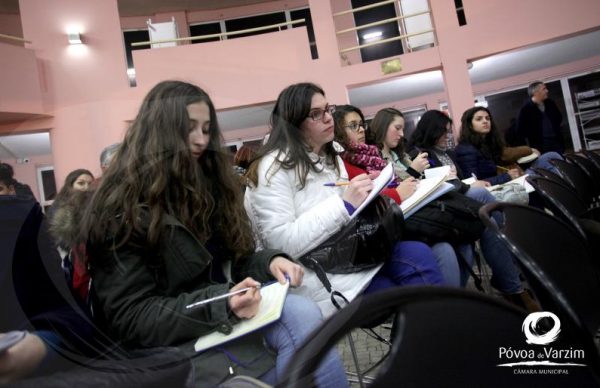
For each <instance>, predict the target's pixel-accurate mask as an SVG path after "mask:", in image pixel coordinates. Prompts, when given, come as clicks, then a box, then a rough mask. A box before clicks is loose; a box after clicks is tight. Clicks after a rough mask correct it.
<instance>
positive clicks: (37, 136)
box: [0, 132, 52, 160]
mask: <svg viewBox="0 0 600 388" xmlns="http://www.w3.org/2000/svg"><path fill="white" fill-rule="evenodd" d="M51 152H52V150H51V149H50V135H49V133H48V132H42V133H29V134H22V135H8V136H0V160H5V159H21V158H28V157H31V156H40V155H48V154H50V153H51Z"/></svg>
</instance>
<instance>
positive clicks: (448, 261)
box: [333, 105, 461, 287]
mask: <svg viewBox="0 0 600 388" xmlns="http://www.w3.org/2000/svg"><path fill="white" fill-rule="evenodd" d="M333 118H334V121H335V140H336V141H337V142H338V143H339V144H340V145H341V146H342V147H343V148H344V152H343V153H342V154H341V157H342V159H343V160H344V166H345V168H346V171H348V174H349V176H350V178H352V177H354V176H357V175H360V174H364V173H365V172H367V173H370V172H373V171H380V170H382V169H383V168H384V167H385V166H386V165H387V164H388V161H387V160H385V159H383V157H382V156H381V153H380V151H379V148H377V146H375V145H370V144H366V143H365V134H366V128H365V124H364V122H365V118H364V116H363V113H362V111H361V110H360V109H358V108H356V107H354V106H352V105H341V106H337V107H336V110H335V113H334V114H333ZM402 120H403V119H402ZM390 125H394V123H392V124H390ZM395 125H398V121H396V123H395ZM402 126H404V124H403V121H402ZM391 131H396V128H395V127H393V128H392V129H391ZM391 152H393V151H391ZM409 165H410V163H409ZM417 168H418V167H417ZM402 171H403V172H404V174H403V176H405V177H406V176H408V177H406V178H405V179H403V180H399V183H398V186H397V187H395V188H386V189H383V190H382V191H381V194H382V195H385V196H387V197H390V198H392V199H393V200H394V201H396V203H401V202H402V201H403V200H405V199H407V198H408V197H410V196H411V195H412V194H413V193H414V192H415V190H416V188H417V181H416V180H415V178H414V177H413V176H411V175H410V174H408V173H407V172H406V171H405V170H402ZM415 171H416V170H415ZM431 249H432V251H433V255H434V257H435V259H436V261H437V263H438V266H439V267H440V270H441V272H442V275H443V277H444V281H445V282H444V283H445V284H446V285H448V286H454V287H459V286H460V285H461V275H460V267H459V265H458V258H457V256H456V253H455V251H454V248H452V246H451V245H450V244H448V243H447V242H438V243H436V244H433V245H432V246H431Z"/></svg>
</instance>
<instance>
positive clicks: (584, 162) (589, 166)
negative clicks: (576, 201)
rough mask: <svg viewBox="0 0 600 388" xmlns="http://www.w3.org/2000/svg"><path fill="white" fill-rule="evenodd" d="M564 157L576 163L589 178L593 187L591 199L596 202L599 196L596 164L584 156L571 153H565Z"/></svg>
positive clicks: (599, 178) (599, 171)
mask: <svg viewBox="0 0 600 388" xmlns="http://www.w3.org/2000/svg"><path fill="white" fill-rule="evenodd" d="M565 158H566V159H567V160H568V161H569V162H571V163H573V164H575V165H577V166H578V167H579V168H580V169H581V170H582V171H583V172H584V173H585V174H586V176H587V177H588V179H589V180H591V182H592V187H593V189H594V198H593V199H594V201H596V202H597V201H598V198H599V197H600V167H598V166H596V164H594V162H592V161H591V160H590V159H588V158H586V157H585V156H581V155H576V154H572V155H565Z"/></svg>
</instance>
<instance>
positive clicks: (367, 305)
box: [280, 287, 598, 387]
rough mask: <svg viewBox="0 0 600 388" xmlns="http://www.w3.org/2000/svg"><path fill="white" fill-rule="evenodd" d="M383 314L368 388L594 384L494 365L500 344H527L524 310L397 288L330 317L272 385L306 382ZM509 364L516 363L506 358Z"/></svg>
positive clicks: (441, 291) (446, 291)
mask: <svg viewBox="0 0 600 388" xmlns="http://www.w3.org/2000/svg"><path fill="white" fill-rule="evenodd" d="M391 312H397V320H396V322H395V330H396V331H395V333H396V335H395V340H394V345H393V347H392V351H391V354H390V356H389V357H388V359H387V360H386V363H384V364H383V365H382V367H381V369H380V370H379V374H378V375H377V376H376V377H375V380H374V381H373V382H372V384H370V387H396V386H402V387H447V386H456V387H475V386H481V387H529V386H596V384H598V379H597V377H596V376H594V373H593V372H592V370H591V369H590V368H582V367H578V368H571V369H570V370H569V371H570V372H571V373H570V375H569V376H564V377H565V378H561V377H560V376H556V375H553V376H543V375H530V376H527V375H515V374H514V370H515V369H516V368H514V367H508V366H506V367H499V366H497V365H499V364H504V363H506V360H503V359H502V358H500V357H499V352H500V348H504V349H508V348H509V347H510V348H512V349H530V348H529V347H528V346H532V345H527V344H526V343H525V337H524V335H523V334H522V333H521V325H522V323H523V319H524V318H525V317H526V316H527V313H526V312H525V311H524V310H521V309H519V308H517V307H515V306H513V305H511V304H509V303H507V302H505V301H503V300H500V299H498V298H492V297H490V296H487V295H484V294H481V293H476V292H472V291H467V290H462V289H456V288H442V287H402V288H393V289H389V290H385V291H382V292H380V293H375V294H371V295H367V296H364V297H361V298H358V299H356V300H354V301H353V302H352V303H351V304H350V305H348V306H346V307H345V308H344V309H342V310H341V311H339V312H338V313H337V314H335V315H334V316H332V317H331V318H330V319H329V320H328V321H326V322H325V323H324V324H323V325H322V326H321V327H320V328H319V330H316V331H315V333H313V336H312V337H311V338H310V339H309V341H308V342H307V343H305V344H304V345H303V346H302V347H301V348H300V349H299V350H298V352H297V353H296V355H295V357H294V359H293V360H292V362H291V363H290V366H289V368H288V370H287V373H286V375H285V377H284V379H283V381H282V382H281V383H280V386H282V387H284V386H285V387H306V386H311V384H312V371H314V370H315V368H316V366H317V365H318V363H319V360H320V359H321V358H322V356H323V355H324V354H325V353H326V352H327V351H328V350H329V349H330V348H331V347H332V346H334V344H335V343H336V342H337V341H338V340H339V339H341V338H342V337H343V336H344V335H346V333H348V332H349V331H350V330H352V329H353V328H354V327H357V326H360V324H361V322H364V321H368V320H370V319H372V317H373V316H381V315H386V314H390V313H391ZM573 346H578V345H575V344H574V345H573ZM537 349H538V351H540V350H539V348H537ZM516 361H520V360H515V359H513V360H511V361H509V362H516ZM557 377H558V378H557Z"/></svg>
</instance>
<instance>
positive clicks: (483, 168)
mask: <svg viewBox="0 0 600 388" xmlns="http://www.w3.org/2000/svg"><path fill="white" fill-rule="evenodd" d="M455 153H456V161H457V162H458V165H459V167H460V169H461V170H462V173H463V175H464V176H466V177H470V176H471V174H475V176H476V177H477V179H483V180H486V181H488V182H490V183H491V184H492V185H498V184H501V183H505V182H508V181H510V180H511V177H510V175H508V173H504V174H501V175H497V173H496V163H495V162H494V161H493V160H492V159H490V158H488V157H486V156H485V155H484V154H483V153H482V152H481V151H480V150H478V149H477V148H475V146H473V145H472V144H467V143H460V144H459V145H458V146H456V149H455Z"/></svg>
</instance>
